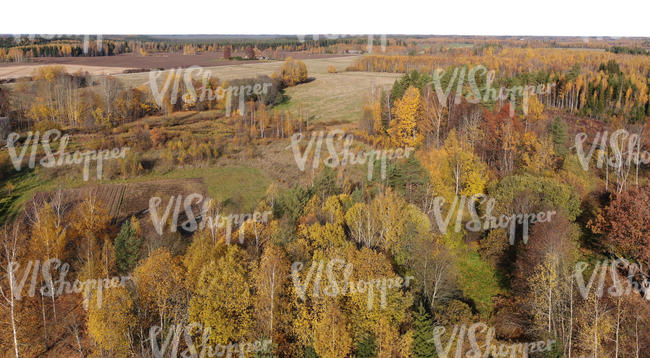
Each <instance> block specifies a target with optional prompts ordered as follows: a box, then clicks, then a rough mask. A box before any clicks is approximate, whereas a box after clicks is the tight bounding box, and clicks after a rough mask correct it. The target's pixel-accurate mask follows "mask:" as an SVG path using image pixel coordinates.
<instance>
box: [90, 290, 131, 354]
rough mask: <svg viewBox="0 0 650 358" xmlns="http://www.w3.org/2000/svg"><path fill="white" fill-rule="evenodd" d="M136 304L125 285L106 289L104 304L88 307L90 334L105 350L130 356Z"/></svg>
mask: <svg viewBox="0 0 650 358" xmlns="http://www.w3.org/2000/svg"><path fill="white" fill-rule="evenodd" d="M133 309H134V304H133V300H132V299H131V296H130V295H129V292H128V290H127V289H126V288H125V287H117V288H111V289H110V290H106V291H104V297H103V300H102V305H101V306H98V305H90V306H89V308H88V334H89V335H90V337H92V339H93V340H94V341H95V342H96V343H97V345H98V346H99V347H100V348H101V349H102V350H104V351H109V352H110V353H112V354H113V356H115V357H129V356H130V351H131V343H130V342H131V340H130V338H129V337H130V335H131V334H132V333H133V332H130V331H131V330H132V329H133V328H134V327H135V323H136V317H135V315H134V314H133Z"/></svg>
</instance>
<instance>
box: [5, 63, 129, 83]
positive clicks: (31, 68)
mask: <svg viewBox="0 0 650 358" xmlns="http://www.w3.org/2000/svg"><path fill="white" fill-rule="evenodd" d="M43 66H45V65H39V64H21V65H13V66H0V80H10V79H16V78H21V77H29V76H32V74H33V73H34V72H35V71H36V69H37V68H39V67H43ZM57 66H58V65H57ZM60 66H63V67H64V68H65V70H66V72H68V73H75V72H78V71H86V72H88V73H90V74H91V75H93V76H102V75H114V74H117V73H123V72H124V71H126V70H128V69H130V68H129V67H112V66H90V65H72V64H61V65H60Z"/></svg>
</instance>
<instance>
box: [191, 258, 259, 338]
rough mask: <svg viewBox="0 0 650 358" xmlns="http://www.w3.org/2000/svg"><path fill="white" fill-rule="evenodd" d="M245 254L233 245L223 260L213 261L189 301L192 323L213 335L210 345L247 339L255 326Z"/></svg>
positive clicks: (205, 268) (205, 269) (207, 266)
mask: <svg viewBox="0 0 650 358" xmlns="http://www.w3.org/2000/svg"><path fill="white" fill-rule="evenodd" d="M245 262H246V259H245V257H244V252H243V251H242V250H241V249H240V248H239V247H238V246H236V245H230V246H228V248H227V249H226V250H225V253H224V255H223V256H221V257H219V258H217V259H215V260H212V261H210V263H208V264H207V265H206V266H205V267H204V268H203V270H202V271H201V275H200V276H199V280H198V282H197V284H196V288H195V290H194V296H193V297H192V299H191V300H190V307H189V316H190V321H193V322H200V323H201V324H202V325H204V326H205V327H206V328H209V329H210V330H211V332H212V334H211V335H210V339H209V340H210V343H211V344H229V343H232V342H239V341H241V340H242V339H247V338H248V337H249V333H250V330H251V326H252V323H253V322H252V317H251V312H250V307H251V303H252V297H251V292H250V285H249V283H248V277H249V273H248V270H247V268H246V265H245Z"/></svg>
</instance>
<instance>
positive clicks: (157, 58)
mask: <svg viewBox="0 0 650 358" xmlns="http://www.w3.org/2000/svg"><path fill="white" fill-rule="evenodd" d="M233 56H234V55H233ZM281 56H282V57H285V56H292V57H295V58H301V59H305V60H309V61H311V60H316V59H324V60H327V59H328V58H339V57H341V56H343V55H326V54H315V55H312V54H304V53H291V52H285V53H281ZM347 57H353V56H347ZM343 58H345V57H343ZM335 62H336V61H335ZM259 64H272V65H273V68H276V67H277V68H279V65H280V64H281V62H280V61H273V60H244V61H239V60H225V59H224V58H223V54H222V53H200V54H197V55H183V54H168V53H163V54H153V55H149V56H140V55H136V54H131V53H129V54H120V55H116V56H96V57H41V58H35V59H33V61H32V62H24V63H0V80H7V79H13V78H20V77H27V76H31V75H32V73H33V71H34V70H35V69H36V68H38V67H42V66H50V65H57V66H64V67H65V68H66V71H67V72H69V73H73V72H77V71H79V70H81V71H88V72H89V73H90V74H91V75H113V74H119V73H123V72H124V71H126V70H130V69H131V70H132V69H142V70H149V69H171V68H187V67H190V66H201V67H222V66H235V67H238V66H242V65H244V66H245V65H259ZM246 68H248V67H246ZM253 68H254V67H253ZM225 72H229V71H225ZM325 72H326V71H325ZM217 73H219V74H220V75H221V76H218V77H219V78H225V77H224V76H223V75H224V71H218V72H217ZM215 74H216V73H215ZM265 74H266V73H265ZM233 78H240V77H233Z"/></svg>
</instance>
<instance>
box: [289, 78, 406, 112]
mask: <svg viewBox="0 0 650 358" xmlns="http://www.w3.org/2000/svg"><path fill="white" fill-rule="evenodd" d="M310 75H311V73H310ZM314 77H315V80H314V81H311V82H309V83H303V84H300V85H297V86H294V87H290V88H287V89H286V92H285V93H286V94H287V95H288V96H289V102H288V103H286V104H282V105H280V106H278V108H281V109H289V110H290V111H292V112H294V111H298V110H299V109H300V110H302V111H303V113H306V117H307V118H309V119H310V120H323V121H328V122H331V121H336V122H354V121H357V120H359V119H360V118H361V112H362V108H363V102H364V99H365V98H367V97H369V96H370V94H371V93H372V91H381V89H387V90H390V87H391V86H392V85H393V83H394V82H395V80H396V79H397V78H399V74H393V73H368V72H341V73H323V74H315V75H314Z"/></svg>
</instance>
